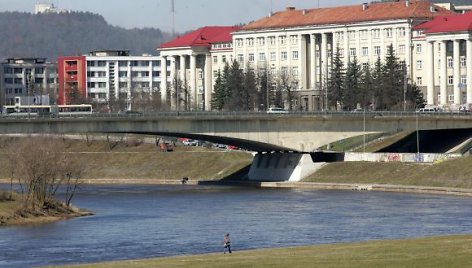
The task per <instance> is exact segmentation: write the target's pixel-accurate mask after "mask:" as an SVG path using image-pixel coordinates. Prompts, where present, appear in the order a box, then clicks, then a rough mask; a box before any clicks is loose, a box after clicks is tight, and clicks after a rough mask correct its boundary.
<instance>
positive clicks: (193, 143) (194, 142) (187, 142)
mask: <svg viewBox="0 0 472 268" xmlns="http://www.w3.org/2000/svg"><path fill="white" fill-rule="evenodd" d="M182 143H183V144H184V145H185V146H197V145H198V141H197V140H192V139H188V140H184V141H183V142H182Z"/></svg>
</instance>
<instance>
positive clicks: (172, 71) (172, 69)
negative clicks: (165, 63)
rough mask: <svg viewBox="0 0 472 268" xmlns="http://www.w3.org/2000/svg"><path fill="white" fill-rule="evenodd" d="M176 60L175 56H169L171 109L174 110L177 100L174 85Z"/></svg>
mask: <svg viewBox="0 0 472 268" xmlns="http://www.w3.org/2000/svg"><path fill="white" fill-rule="evenodd" d="M176 62H177V57H176V56H171V57H170V86H171V91H172V92H171V94H170V95H171V98H170V99H171V109H172V110H176V109H177V105H176V104H177V101H176V94H177V92H176V87H175V79H176V78H177V74H176Z"/></svg>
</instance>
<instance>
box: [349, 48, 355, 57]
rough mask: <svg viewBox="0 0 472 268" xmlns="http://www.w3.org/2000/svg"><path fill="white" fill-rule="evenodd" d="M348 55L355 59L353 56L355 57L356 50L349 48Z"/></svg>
mask: <svg viewBox="0 0 472 268" xmlns="http://www.w3.org/2000/svg"><path fill="white" fill-rule="evenodd" d="M349 55H350V56H351V57H355V56H356V48H352V47H351V48H350V49H349Z"/></svg>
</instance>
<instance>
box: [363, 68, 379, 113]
mask: <svg viewBox="0 0 472 268" xmlns="http://www.w3.org/2000/svg"><path fill="white" fill-rule="evenodd" d="M374 95H375V92H374V80H373V76H372V71H371V68H370V64H369V63H367V64H366V65H365V67H364V69H363V70H362V74H361V78H360V96H359V97H360V98H359V99H360V103H361V106H362V107H363V108H364V109H366V107H369V106H370V105H371V104H372V102H373V99H374Z"/></svg>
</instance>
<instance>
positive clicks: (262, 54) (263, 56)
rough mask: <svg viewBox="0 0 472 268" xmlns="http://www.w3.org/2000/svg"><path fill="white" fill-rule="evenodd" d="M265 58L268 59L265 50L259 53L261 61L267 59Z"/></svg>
mask: <svg viewBox="0 0 472 268" xmlns="http://www.w3.org/2000/svg"><path fill="white" fill-rule="evenodd" d="M265 60H266V56H265V53H264V52H261V53H259V61H265Z"/></svg>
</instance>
